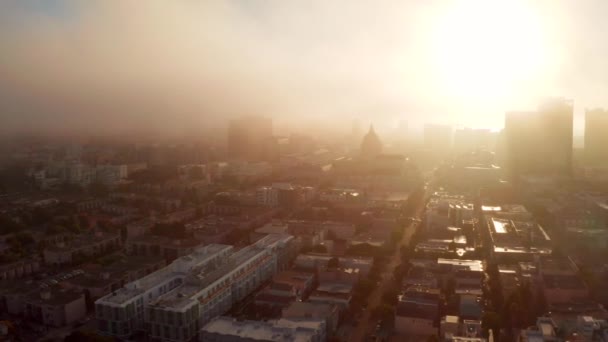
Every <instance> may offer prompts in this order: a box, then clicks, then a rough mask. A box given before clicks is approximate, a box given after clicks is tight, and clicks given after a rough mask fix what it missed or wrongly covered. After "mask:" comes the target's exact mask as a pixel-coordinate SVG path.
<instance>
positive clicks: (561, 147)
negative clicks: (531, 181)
mask: <svg viewBox="0 0 608 342" xmlns="http://www.w3.org/2000/svg"><path fill="white" fill-rule="evenodd" d="M572 120H573V111H572V102H571V101H567V100H564V99H549V100H546V101H544V102H543V103H541V105H540V106H539V108H538V111H536V112H508V113H507V114H506V116H505V134H506V147H507V153H508V163H507V164H508V168H509V172H510V176H511V177H512V179H517V178H518V177H519V176H523V175H535V176H566V177H569V176H571V175H572Z"/></svg>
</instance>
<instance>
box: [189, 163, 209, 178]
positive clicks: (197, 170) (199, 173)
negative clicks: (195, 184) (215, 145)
mask: <svg viewBox="0 0 608 342" xmlns="http://www.w3.org/2000/svg"><path fill="white" fill-rule="evenodd" d="M188 177H189V178H190V179H192V180H201V179H203V178H204V177H205V175H204V173H203V169H202V168H201V167H199V166H194V167H191V168H190V170H189V171H188Z"/></svg>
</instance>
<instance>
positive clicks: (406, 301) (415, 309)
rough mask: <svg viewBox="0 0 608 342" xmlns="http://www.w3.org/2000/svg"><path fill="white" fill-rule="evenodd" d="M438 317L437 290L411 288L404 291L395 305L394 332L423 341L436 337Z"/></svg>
mask: <svg viewBox="0 0 608 342" xmlns="http://www.w3.org/2000/svg"><path fill="white" fill-rule="evenodd" d="M438 315H439V290H437V289H428V288H424V287H411V288H409V289H408V290H406V291H405V293H404V294H403V295H402V296H401V298H400V299H399V303H398V304H397V309H396V313H395V331H396V332H397V333H399V334H403V335H408V336H415V337H417V338H424V339H425V338H426V337H428V336H431V335H437V333H438V330H437V328H438V327H437V323H438V322H437V321H438ZM425 336H426V337H425Z"/></svg>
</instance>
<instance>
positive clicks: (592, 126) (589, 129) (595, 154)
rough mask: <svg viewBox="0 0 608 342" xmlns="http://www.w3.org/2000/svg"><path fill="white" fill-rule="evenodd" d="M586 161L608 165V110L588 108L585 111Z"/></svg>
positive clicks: (589, 163)
mask: <svg viewBox="0 0 608 342" xmlns="http://www.w3.org/2000/svg"><path fill="white" fill-rule="evenodd" d="M585 163H586V164H587V165H590V166H607V165H608V110H606V109H601V108H598V109H587V111H586V112H585Z"/></svg>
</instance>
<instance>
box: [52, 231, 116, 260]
mask: <svg viewBox="0 0 608 342" xmlns="http://www.w3.org/2000/svg"><path fill="white" fill-rule="evenodd" d="M119 247H120V235H118V234H106V233H102V232H96V233H94V234H85V235H81V236H78V237H76V238H74V239H73V240H70V241H68V242H60V243H58V244H56V245H54V246H49V247H47V248H45V249H44V251H43V255H44V262H45V263H46V264H48V265H65V264H72V263H75V262H78V261H79V259H81V258H87V257H94V256H100V255H103V254H107V253H109V252H112V251H115V250H117V249H118V248H119Z"/></svg>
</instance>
